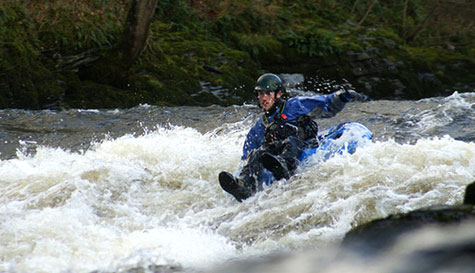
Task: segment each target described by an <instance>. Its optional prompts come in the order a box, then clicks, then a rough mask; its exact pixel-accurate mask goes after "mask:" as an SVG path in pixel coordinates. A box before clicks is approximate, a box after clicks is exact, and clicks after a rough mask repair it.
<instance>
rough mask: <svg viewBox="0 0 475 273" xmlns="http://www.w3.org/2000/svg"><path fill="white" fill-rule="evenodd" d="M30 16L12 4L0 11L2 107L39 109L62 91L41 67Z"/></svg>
mask: <svg viewBox="0 0 475 273" xmlns="http://www.w3.org/2000/svg"><path fill="white" fill-rule="evenodd" d="M28 20H29V18H28V15H27V14H26V13H25V9H24V8H23V7H21V6H18V5H15V4H12V3H10V2H6V3H4V5H2V6H1V7H0V49H1V50H0V60H1V61H0V71H1V72H0V82H2V84H0V96H1V97H2V100H1V101H0V103H1V104H0V107H1V108H5V107H12V108H30V109H39V108H43V107H46V106H45V105H47V104H49V103H52V102H54V101H55V100H57V99H58V98H59V96H60V95H61V94H62V91H63V90H62V87H61V86H60V84H59V82H58V81H57V80H56V78H55V75H54V73H52V72H51V71H49V70H48V69H47V68H46V67H45V66H44V64H43V63H42V60H41V56H40V55H39V54H38V50H37V44H36V39H35V36H34V32H33V30H32V28H31V24H30V23H29V21H28Z"/></svg>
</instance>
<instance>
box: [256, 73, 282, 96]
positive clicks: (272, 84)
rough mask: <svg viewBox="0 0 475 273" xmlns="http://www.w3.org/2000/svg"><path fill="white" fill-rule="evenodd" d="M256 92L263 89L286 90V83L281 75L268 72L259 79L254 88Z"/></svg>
mask: <svg viewBox="0 0 475 273" xmlns="http://www.w3.org/2000/svg"><path fill="white" fill-rule="evenodd" d="M254 90H255V91H256V92H258V91H263V90H270V91H274V92H277V91H279V90H280V91H282V92H284V84H283V83H282V80H281V79H280V78H279V76H277V75H275V74H272V73H266V74H264V75H262V76H260V77H259V79H257V83H256V87H255V88H254Z"/></svg>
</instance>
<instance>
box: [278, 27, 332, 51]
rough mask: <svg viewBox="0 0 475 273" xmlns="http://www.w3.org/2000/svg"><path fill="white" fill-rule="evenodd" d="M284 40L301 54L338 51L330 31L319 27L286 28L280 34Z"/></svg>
mask: <svg viewBox="0 0 475 273" xmlns="http://www.w3.org/2000/svg"><path fill="white" fill-rule="evenodd" d="M282 39H283V40H284V42H285V43H286V44H287V45H288V46H290V47H293V48H296V49H297V52H298V53H300V54H302V55H308V56H311V57H312V56H329V55H332V54H338V53H339V52H340V50H339V48H338V47H337V44H336V42H335V41H334V34H333V33H332V32H331V31H328V30H325V29H321V28H315V27H314V28H310V29H302V30H301V31H299V30H297V31H294V30H288V31H287V32H286V33H285V34H284V35H282Z"/></svg>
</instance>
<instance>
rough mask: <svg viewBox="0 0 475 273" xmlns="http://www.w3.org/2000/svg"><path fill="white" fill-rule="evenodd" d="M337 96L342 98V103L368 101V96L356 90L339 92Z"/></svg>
mask: <svg viewBox="0 0 475 273" xmlns="http://www.w3.org/2000/svg"><path fill="white" fill-rule="evenodd" d="M336 94H337V95H338V96H339V97H340V100H341V101H342V102H350V101H367V100H368V96H366V95H363V94H360V93H358V92H356V91H355V90H339V91H337V92H336Z"/></svg>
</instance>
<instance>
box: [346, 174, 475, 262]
mask: <svg viewBox="0 0 475 273" xmlns="http://www.w3.org/2000/svg"><path fill="white" fill-rule="evenodd" d="M474 203H475V182H474V183H472V184H470V185H469V186H468V187H467V189H466V193H465V198H464V204H462V205H453V206H449V205H438V206H431V207H428V208H423V209H419V210H414V211H411V212H408V213H401V214H395V215H391V216H388V217H386V218H384V219H377V220H374V221H371V222H369V223H366V224H363V225H360V226H358V227H356V228H354V229H352V230H351V231H349V232H348V233H347V234H346V235H345V238H344V240H343V242H342V246H343V247H345V248H348V249H351V250H358V253H361V254H364V255H375V254H379V253H381V252H384V251H385V250H387V249H388V248H389V247H391V246H392V245H393V244H394V243H395V242H396V241H397V239H399V238H400V237H401V236H402V235H404V234H406V233H408V232H410V231H414V230H416V229H419V228H422V227H425V226H427V225H431V224H436V225H451V224H459V223H461V222H465V221H467V220H475V207H474V206H473V204H474Z"/></svg>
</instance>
